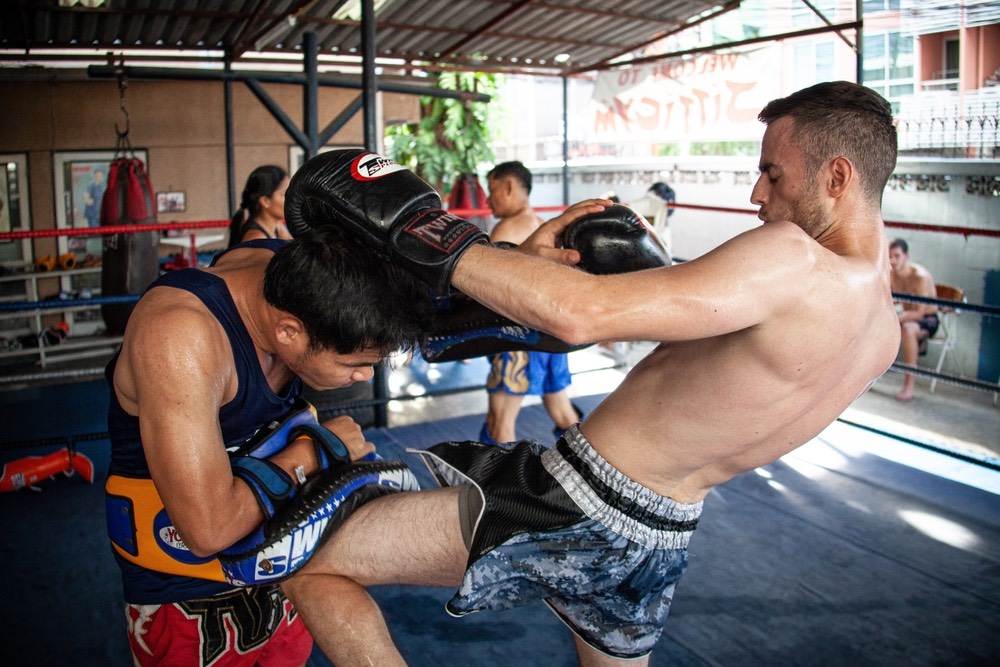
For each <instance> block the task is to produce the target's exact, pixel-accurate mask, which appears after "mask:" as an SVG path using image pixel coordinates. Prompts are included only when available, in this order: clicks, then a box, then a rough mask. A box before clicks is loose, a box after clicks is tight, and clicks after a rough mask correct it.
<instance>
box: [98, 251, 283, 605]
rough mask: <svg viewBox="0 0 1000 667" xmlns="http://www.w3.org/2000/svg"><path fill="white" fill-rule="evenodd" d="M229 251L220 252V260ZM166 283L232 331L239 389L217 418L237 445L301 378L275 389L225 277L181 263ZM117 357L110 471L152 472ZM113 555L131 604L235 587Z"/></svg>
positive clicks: (108, 372)
mask: <svg viewBox="0 0 1000 667" xmlns="http://www.w3.org/2000/svg"><path fill="white" fill-rule="evenodd" d="M286 243H287V241H284V240H278V239H258V240H254V241H249V242H247V243H243V244H240V246H239V247H240V248H246V247H252V248H254V247H255V248H266V249H269V250H272V251H274V252H277V250H278V248H280V247H281V246H283V245H284V244H286ZM225 252H229V251H228V250H227V251H225ZM225 252H223V253H221V254H220V255H219V256H218V257H216V260H218V259H219V257H221V256H222V255H224V254H225ZM213 263H214V262H213ZM164 286H165V287H174V288H177V289H182V290H185V291H187V292H190V293H191V294H194V295H195V296H196V297H198V298H199V299H200V300H201V301H202V303H204V304H205V306H206V307H207V308H208V310H209V311H210V312H211V313H212V314H213V315H214V316H215V317H216V319H218V320H219V322H220V323H221V324H222V327H223V329H224V330H225V331H226V335H228V336H229V344H230V346H231V347H232V349H233V363H234V364H235V366H236V374H237V375H236V376H237V378H238V379H239V389H238V390H237V392H236V396H234V397H233V400H231V401H230V402H228V403H226V404H225V405H223V406H222V408H221V409H220V410H219V422H220V424H221V426H222V437H223V440H224V441H225V443H226V447H227V448H229V447H235V446H238V445H239V444H241V443H243V442H244V441H245V440H246V439H247V438H249V437H250V436H252V435H253V434H254V432H256V431H257V429H258V428H260V427H261V426H263V425H264V424H267V423H269V422H271V421H273V420H276V419H280V418H281V417H282V416H284V415H285V414H287V413H288V412H289V411H290V410H291V409H292V406H293V405H294V404H295V399H296V398H298V396H299V394H300V393H301V392H302V381H301V380H300V379H298V378H296V379H295V380H294V381H293V382H292V383H291V384H290V385H289V386H288V387H287V389H285V392H284V394H283V395H279V394H276V393H275V392H274V391H272V390H271V387H270V386H269V385H268V383H267V379H266V378H265V377H264V372H263V371H262V370H261V367H260V362H259V361H258V359H257V352H256V350H255V349H254V346H253V341H252V340H251V339H250V334H249V333H248V332H247V330H246V327H245V326H244V325H243V321H242V319H240V315H239V312H238V311H237V310H236V304H235V303H234V302H233V298H232V295H231V294H230V293H229V289H228V288H227V286H226V283H225V282H224V281H223V280H222V279H221V278H218V277H216V276H214V275H212V274H210V273H205V272H204V271H199V270H198V269H181V270H179V271H171V272H169V273H165V274H163V275H162V276H160V277H159V278H158V279H156V280H155V281H154V282H153V283H152V284H151V285H150V286H149V287H148V288H147V290H146V291H149V290H150V289H153V288H154V287H164ZM151 353H154V354H155V350H152V351H151ZM117 363H118V355H117V354H116V355H115V356H114V358H113V359H112V360H111V361H110V362H109V363H108V366H107V368H106V369H105V371H104V374H105V377H106V378H107V380H108V383H109V384H111V386H112V390H111V402H110V406H109V408H108V433H109V436H110V439H111V465H110V467H109V469H108V473H109V474H122V475H128V476H132V477H136V476H142V477H148V476H149V466H148V464H147V462H146V456H145V453H144V452H143V449H142V442H141V440H140V437H139V419H138V418H137V417H133V416H132V415H130V414H128V413H127V412H125V410H124V409H123V408H122V407H121V404H120V403H119V402H118V398H117V396H115V392H114V385H113V383H112V379H113V377H114V372H115V367H116V366H117ZM115 557H116V559H117V560H118V565H119V567H121V570H122V583H123V587H124V592H125V601H126V602H131V603H133V604H162V603H166V602H178V601H180V600H190V599H194V598H200V597H207V596H209V595H215V594H216V593H219V592H222V591H225V590H229V589H230V588H231V587H230V586H229V585H228V584H224V583H220V582H216V581H207V580H204V579H194V578H191V577H179V576H175V575H168V574H161V573H159V572H154V571H152V570H147V569H146V568H143V567H140V566H138V565H135V564H134V563H129V562H128V561H126V560H124V559H122V558H119V557H118V555H117V554H115Z"/></svg>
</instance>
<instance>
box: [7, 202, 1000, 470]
mask: <svg viewBox="0 0 1000 667" xmlns="http://www.w3.org/2000/svg"><path fill="white" fill-rule="evenodd" d="M669 206H671V207H673V208H688V209H692V210H704V211H716V212H728V213H745V214H749V215H756V211H753V210H751V209H737V208H725V207H717V206H700V205H696V204H678V203H673V202H672V203H670V204H669ZM565 208H566V207H564V206H547V207H536V210H538V211H543V212H560V211H563V210H565ZM453 213H455V214H456V215H464V216H477V215H480V216H481V215H489V214H490V213H491V212H490V209H488V208H486V209H455V210H454V211H453ZM884 224H885V226H886V227H897V228H902V229H913V230H917V231H933V232H942V233H948V234H959V235H962V236H965V237H966V238H968V237H969V236H985V237H1000V230H992V229H978V228H970V227H949V226H942V225H918V224H914V223H906V222H895V221H888V220H887V221H885V222H884ZM228 225H229V221H226V220H223V221H218V220H204V221H197V222H181V223H159V224H156V225H155V228H154V229H150V227H151V225H148V224H146V225H108V226H102V227H88V228H81V229H76V228H70V229H45V230H20V231H11V232H4V233H0V241H13V240H19V239H30V238H52V237H58V236H108V235H114V234H130V233H139V232H149V231H158V232H160V231H172V230H180V231H190V230H194V229H211V228H222V227H228ZM192 236H193V232H192ZM139 296H140V295H138V294H126V295H115V296H104V297H94V298H90V299H71V300H63V299H49V300H45V301H23V302H8V303H0V312H17V311H22V310H43V309H59V308H65V307H67V302H71V304H72V305H73V306H91V305H93V306H98V305H104V304H121V303H132V302H135V301H138V300H139ZM892 297H893V299H895V300H897V301H907V302H912V303H925V304H930V305H935V306H942V307H947V308H953V309H954V310H955V311H956V312H959V311H971V312H978V313H981V314H983V315H985V316H986V317H1000V308H998V307H996V306H991V305H985V304H984V305H980V304H972V303H967V302H958V301H951V300H947V299H937V298H933V297H924V296H919V295H915V294H905V293H898V292H893V293H892ZM594 370H605V369H594ZM889 370H891V371H895V372H905V373H912V374H914V375H919V376H921V377H928V378H936V379H937V380H938V381H940V382H945V383H949V384H954V385H958V386H962V387H966V388H969V389H975V390H979V391H986V392H990V393H997V392H1000V383H991V382H983V381H980V380H971V379H967V378H963V377H958V376H953V375H948V374H945V373H937V372H934V371H929V370H926V369H923V368H919V367H917V366H910V365H908V364H902V363H893V364H892V366H890V368H889ZM584 372H592V371H584ZM101 374H103V369H101V368H93V369H78V370H75V371H52V372H48V373H38V374H29V375H18V376H6V377H0V383H10V382H29V381H32V380H50V379H53V380H54V379H64V378H69V377H85V376H92V375H101ZM475 389H477V388H476V387H471V388H459V389H452V390H439V391H436V392H431V393H427V394H421V395H420V396H396V397H388V398H381V399H372V400H367V401H356V402H351V403H345V404H342V405H340V406H337V407H334V408H328V409H325V410H322V411H320V414H321V415H323V414H327V413H328V414H329V415H331V416H332V415H335V414H342V413H344V412H348V411H351V410H358V409H365V408H370V407H376V406H379V405H385V404H387V403H388V402H390V401H398V400H412V399H416V398H431V397H434V396H442V395H447V394H454V393H461V392H464V391H474V390H475ZM838 421H842V422H844V423H847V424H851V425H853V426H857V427H859V428H865V429H868V430H872V431H877V430H876V429H873V428H871V427H867V426H864V425H861V424H856V423H854V422H851V421H848V420H844V419H842V418H838ZM877 432H879V433H882V434H884V435H887V436H889V437H893V438H895V439H897V440H901V441H904V442H910V444H916V445H920V446H923V447H926V448H929V449H933V450H937V451H940V452H942V453H945V454H948V455H951V456H958V458H967V459H970V460H972V461H973V462H975V463H979V464H983V465H987V467H991V468H994V469H997V470H1000V464H997V463H995V462H987V463H984V462H983V461H982V460H980V459H977V458H975V457H966V456H964V455H959V454H956V453H955V452H952V451H951V450H948V449H945V448H940V447H936V446H933V445H929V444H927V443H921V442H917V441H911V440H910V439H908V438H905V437H902V436H899V435H896V434H892V433H889V432H884V431H877ZM107 437H108V434H107V433H89V434H82V435H76V436H60V437H55V438H47V439H43V440H34V441H16V442H8V443H0V451H2V450H6V449H16V448H27V447H35V446H45V445H49V444H63V443H69V444H70V446H71V447H72V444H73V443H74V442H75V441H86V440H104V439H107Z"/></svg>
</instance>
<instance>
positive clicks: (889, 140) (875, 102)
mask: <svg viewBox="0 0 1000 667" xmlns="http://www.w3.org/2000/svg"><path fill="white" fill-rule="evenodd" d="M786 116H788V117H790V118H792V119H794V121H795V125H794V128H793V130H792V133H793V134H792V136H793V140H794V141H795V143H796V144H797V145H798V146H799V148H800V149H801V150H802V152H803V155H804V156H805V160H806V166H807V168H808V169H809V171H810V172H811V173H813V174H815V173H816V172H817V171H818V170H819V168H820V166H821V165H822V164H823V163H824V162H826V161H827V160H831V159H833V158H835V157H837V156H838V155H843V156H844V157H846V158H847V159H849V160H850V161H851V162H853V163H854V166H855V168H857V170H858V173H859V176H860V181H861V188H862V191H863V192H864V194H865V197H866V198H867V199H868V201H869V202H870V203H872V204H875V205H881V202H882V192H883V191H884V190H885V184H886V183H887V182H888V181H889V177H890V176H891V175H892V171H893V169H895V168H896V153H897V138H896V126H895V125H894V124H893V120H892V107H891V106H890V105H889V103H888V102H887V101H886V100H885V98H883V97H882V96H881V95H879V94H878V93H876V92H875V91H874V90H872V89H871V88H865V87H864V86H860V85H858V84H856V83H851V82H850V81H827V82H824V83H818V84H816V85H814V86H810V87H808V88H803V89H802V90H800V91H798V92H795V93H792V94H791V95H789V96H788V97H783V98H780V99H776V100H773V101H771V102H769V103H768V104H767V106H765V107H764V109H763V110H762V111H761V112H760V114H759V115H758V116H757V117H758V118H759V119H760V121H761V122H762V123H766V124H769V123H773V122H774V121H776V120H778V119H780V118H784V117H786Z"/></svg>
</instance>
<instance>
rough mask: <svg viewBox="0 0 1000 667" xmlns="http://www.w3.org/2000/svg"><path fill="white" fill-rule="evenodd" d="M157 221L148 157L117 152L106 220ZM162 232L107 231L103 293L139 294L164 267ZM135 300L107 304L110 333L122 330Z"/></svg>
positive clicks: (104, 207) (103, 312) (103, 207)
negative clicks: (160, 253)
mask: <svg viewBox="0 0 1000 667" xmlns="http://www.w3.org/2000/svg"><path fill="white" fill-rule="evenodd" d="M155 223H156V200H155V199H154V198H153V188H152V186H151V185H150V183H149V177H148V176H147V175H146V168H145V166H144V165H143V163H142V160H140V159H138V158H136V157H131V158H129V157H117V158H115V159H114V160H112V161H111V165H110V166H109V167H108V185H107V189H106V190H105V191H104V198H103V199H102V200H101V226H102V227H103V226H110V225H145V224H155ZM158 243H159V239H158V238H157V232H152V231H151V232H138V233H129V234H109V235H108V236H105V237H104V253H103V258H102V261H101V295H102V296H114V295H122V294H139V293H141V292H142V291H143V290H144V289H146V287H147V286H148V285H149V284H150V283H151V282H153V281H154V280H155V279H156V277H157V275H158V272H159V264H158V261H159V260H158V257H157V249H158ZM134 307H135V304H131V303H125V304H105V305H103V306H101V315H103V317H104V323H105V324H106V325H107V333H108V335H111V336H121V335H122V334H123V333H125V324H126V322H128V318H129V315H131V314H132V309H133V308H134Z"/></svg>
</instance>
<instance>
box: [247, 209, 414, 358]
mask: <svg viewBox="0 0 1000 667" xmlns="http://www.w3.org/2000/svg"><path fill="white" fill-rule="evenodd" d="M264 297H265V298H266V299H267V302H268V303H269V304H271V305H272V306H274V307H275V308H277V309H279V310H283V311H285V312H287V313H289V314H290V315H292V316H293V317H296V318H298V319H299V320H300V321H301V322H302V325H303V326H304V327H305V330H306V333H307V334H308V335H309V341H310V346H311V347H312V348H314V349H325V350H334V351H336V352H337V353H339V354H351V353H354V352H359V351H361V350H363V349H368V348H372V349H376V350H379V351H381V352H382V353H383V354H384V355H388V354H391V353H392V352H396V351H398V350H403V349H410V348H412V347H414V346H415V345H417V344H418V343H419V342H420V341H421V340H422V339H423V338H424V336H425V335H426V332H427V331H428V330H429V328H430V318H431V316H432V313H433V308H432V305H433V300H432V298H431V293H430V288H428V287H427V285H425V284H424V283H423V282H421V281H420V280H418V279H417V278H415V277H414V276H413V275H412V274H411V273H409V272H407V271H404V270H403V269H400V268H398V267H396V266H393V265H392V264H390V263H389V262H387V261H386V260H384V259H382V258H381V257H379V256H378V255H377V254H376V253H375V252H374V251H373V250H372V249H371V248H370V247H368V246H367V245H365V244H364V243H361V242H359V241H356V240H355V239H354V238H352V237H350V236H349V235H347V234H345V233H344V232H343V231H342V230H341V229H340V228H338V227H332V226H331V227H323V228H321V229H314V230H312V231H310V232H309V233H307V234H304V235H302V236H300V237H297V238H296V239H294V240H292V241H290V242H289V243H288V244H287V245H285V246H284V247H282V248H281V249H280V250H279V251H278V252H277V253H275V255H274V258H273V259H272V260H271V261H270V263H269V264H268V266H267V270H266V272H265V274H264Z"/></svg>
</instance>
